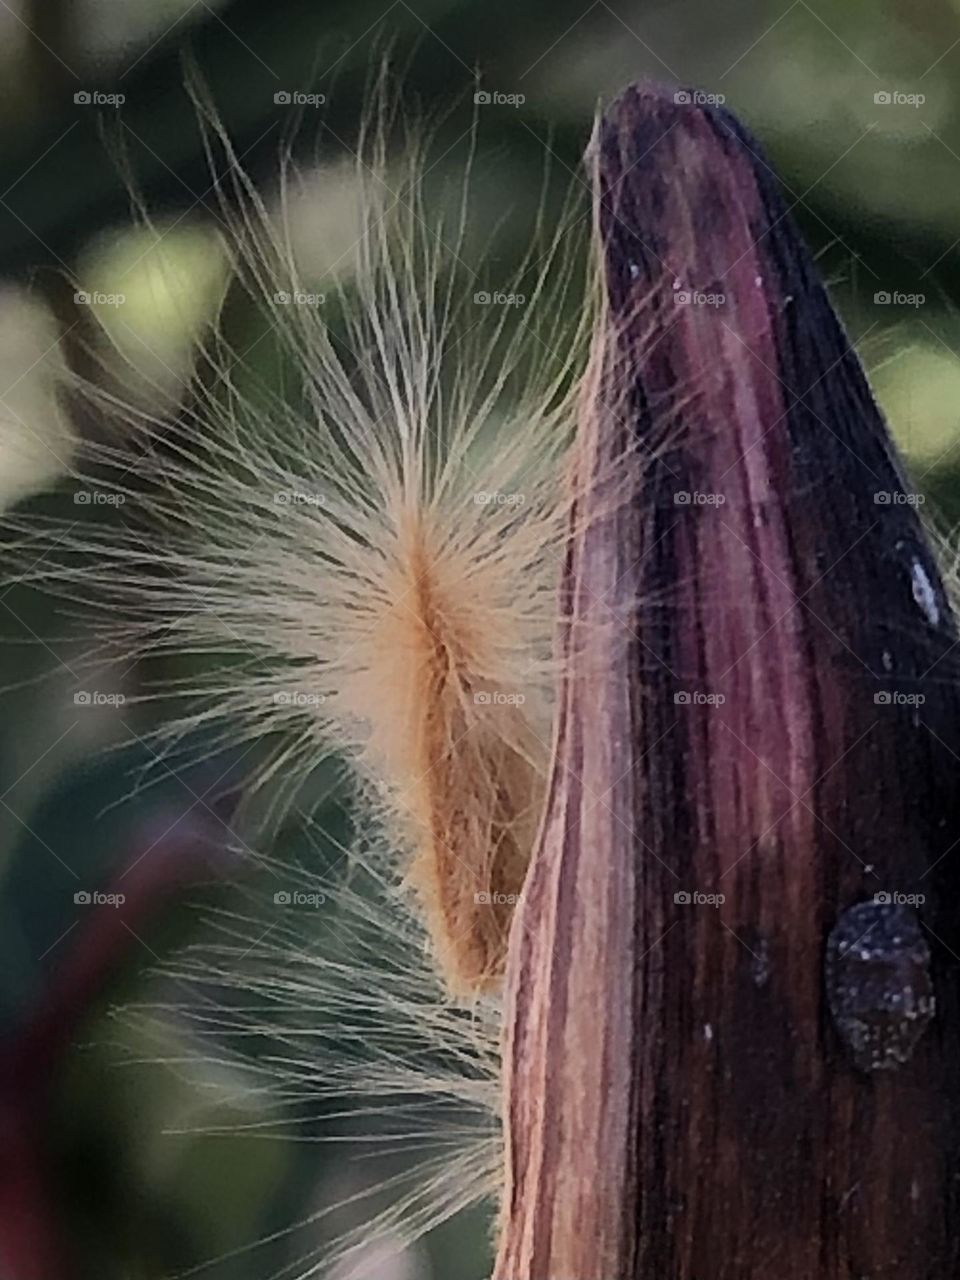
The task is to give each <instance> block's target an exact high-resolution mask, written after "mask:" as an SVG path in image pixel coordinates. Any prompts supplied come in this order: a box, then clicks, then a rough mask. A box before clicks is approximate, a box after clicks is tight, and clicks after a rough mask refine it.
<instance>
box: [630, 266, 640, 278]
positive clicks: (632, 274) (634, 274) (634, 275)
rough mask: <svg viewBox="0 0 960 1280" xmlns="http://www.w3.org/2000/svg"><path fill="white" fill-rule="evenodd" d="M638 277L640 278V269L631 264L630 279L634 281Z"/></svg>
mask: <svg viewBox="0 0 960 1280" xmlns="http://www.w3.org/2000/svg"><path fill="white" fill-rule="evenodd" d="M639 276H640V268H639V267H638V266H637V264H636V263H635V262H631V263H630V279H631V280H636V279H638V278H639Z"/></svg>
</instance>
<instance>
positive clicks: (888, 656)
mask: <svg viewBox="0 0 960 1280" xmlns="http://www.w3.org/2000/svg"><path fill="white" fill-rule="evenodd" d="M883 669H884V671H892V670H893V654H892V653H891V652H890V650H889V649H884V651H883Z"/></svg>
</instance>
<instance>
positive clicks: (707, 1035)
mask: <svg viewBox="0 0 960 1280" xmlns="http://www.w3.org/2000/svg"><path fill="white" fill-rule="evenodd" d="M703 1038H704V1040H706V1042H707V1044H710V1043H711V1041H712V1040H713V1026H712V1024H711V1023H709V1022H705V1023H704V1024H703Z"/></svg>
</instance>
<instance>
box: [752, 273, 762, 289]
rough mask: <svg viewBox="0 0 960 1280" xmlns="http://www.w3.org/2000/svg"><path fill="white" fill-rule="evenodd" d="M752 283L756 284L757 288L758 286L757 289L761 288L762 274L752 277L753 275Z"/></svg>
mask: <svg viewBox="0 0 960 1280" xmlns="http://www.w3.org/2000/svg"><path fill="white" fill-rule="evenodd" d="M753 283H754V284H755V285H756V286H757V288H758V289H762V288H763V276H754V277H753Z"/></svg>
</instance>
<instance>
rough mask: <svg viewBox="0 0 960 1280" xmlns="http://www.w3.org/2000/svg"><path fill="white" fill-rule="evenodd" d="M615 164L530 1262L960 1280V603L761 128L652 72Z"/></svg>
mask: <svg viewBox="0 0 960 1280" xmlns="http://www.w3.org/2000/svg"><path fill="white" fill-rule="evenodd" d="M593 159H594V164H595V171H596V183H597V227H598V232H599V241H600V245H601V249H600V252H601V274H602V280H603V286H604V295H605V303H606V314H605V317H604V320H603V324H602V327H601V331H600V332H599V333H598V335H597V339H596V346H595V361H594V369H595V374H594V378H593V380H592V384H591V391H590V394H589V395H588V397H587V399H586V402H585V407H584V414H583V422H582V434H581V441H580V466H579V475H580V483H581V494H580V508H581V510H580V513H579V517H578V528H580V527H581V526H582V527H583V531H582V532H579V533H578V534H577V536H576V537H575V539H574V543H573V549H572V551H571V554H570V557H569V561H568V564H567V568H566V571H565V575H564V584H563V597H564V599H565V601H566V604H567V609H568V612H569V618H568V620H567V622H566V625H565V630H564V634H563V637H562V646H563V650H564V656H565V660H566V670H567V674H566V677H565V680H564V683H563V687H562V690H561V708H560V722H559V730H558V738H557V750H556V759H555V766H554V770H553V777H552V781H551V785H550V791H549V798H548V806H547V812H546V817H545V821H544V825H543V828H542V831H541V836H540V840H539V844H538V848H537V851H536V853H535V857H534V861H533V865H532V869H531V872H530V875H529V878H528V881H527V885H526V887H525V890H524V900H523V905H522V908H521V910H520V914H519V916H518V919H517V923H516V926H515V929H514V933H513V938H512V942H511V957H510V966H509V998H508V1022H507V1027H508V1030H507V1043H506V1123H507V1188H506V1195H505V1203H504V1216H503V1225H502V1238H501V1247H500V1251H499V1257H498V1262H497V1269H496V1273H495V1275H496V1280H641V1278H642V1280H666V1278H669V1280H761V1277H762V1280H769V1277H770V1276H777V1277H778V1280H811V1277H820V1278H822V1280H863V1278H864V1277H869V1278H870V1280H881V1278H887V1277H889V1278H890V1280H892V1278H893V1277H896V1278H897V1280H947V1277H954V1276H955V1275H956V1274H958V1272H957V1268H958V1265H960V1214H958V1207H957V1191H956V1188H957V1186H958V1178H960V1167H958V1156H960V1088H958V1084H960V1043H958V1035H960V1009H958V1007H957V976H958V967H960V960H958V953H960V928H958V920H957V911H956V905H955V904H956V901H957V888H958V883H957V880H958V876H957V865H958V864H957V858H958V856H960V847H958V849H954V845H955V843H957V841H958V836H960V814H958V806H957V800H956V799H955V797H956V796H957V788H956V786H955V777H956V773H957V768H958V759H960V756H958V753H960V732H958V725H960V715H958V711H960V706H958V691H957V679H956V677H957V669H956V658H957V655H958V654H960V649H958V648H956V647H955V646H956V645H957V639H956V633H955V629H954V621H953V616H952V613H951V610H950V607H949V605H948V602H947V600H946V598H945V595H944V591H943V587H942V585H941V582H940V577H939V574H938V570H937V567H936V564H935V561H934V558H933V556H932V554H931V551H930V548H929V545H928V542H927V538H926V536H925V534H924V531H923V529H922V527H921V524H920V522H919V520H918V519H917V514H916V507H915V506H914V505H912V503H911V502H910V501H908V499H909V497H910V495H909V494H908V492H907V490H906V487H905V482H904V479H903V476H902V472H901V469H900V467H899V464H898V462H897V459H896V457H895V454H894V451H893V448H892V446H891V444H890V441H889V438H888V435H887V431H886V428H885V426H884V423H883V421H882V419H881V417H880V415H879V413H878V411H877V408H876V406H875V404H874V401H873V399H872V397H871V394H870V391H869V388H868V386H867V383H866V380H865V378H864V375H863V372H862V369H861V367H860V364H859V362H858V360H857V358H856V356H855V354H854V352H853V350H852V349H851V347H850V344H849V342H848V341H847V338H846V336H845V335H844V333H843V330H842V328H841V326H840V324H839V322H838V321H837V318H836V316H835V314H834V312H833V310H832V308H831V306H830V303H829V301H828V299H827V296H826V293H825V291H824V289H823V286H822V284H821V283H820V281H819V279H818V277H817V274H816V271H815V269H814V266H813V264H812V260H811V258H810V255H809V253H808V251H807V249H806V248H805V247H804V245H803V243H802V241H801V239H800V237H799V234H798V232H797V230H796V228H795V225H794V223H793V221H792V219H791V218H790V216H789V214H788V213H787V211H786V209H785V206H784V202H783V199H782V197H781V195H780V192H779V189H778V187H777V184H776V181H775V179H774V177H773V175H772V173H771V171H770V169H769V167H768V166H767V164H766V162H765V161H764V159H763V157H762V154H761V152H760V150H759V148H758V146H757V144H756V142H755V141H754V140H753V139H752V138H751V137H750V136H749V134H747V133H746V132H745V130H744V129H743V128H742V126H741V125H739V124H738V122H737V121H736V120H735V119H734V118H733V117H732V116H731V115H730V114H729V113H727V112H726V111H723V110H721V109H717V108H715V107H712V106H700V105H696V104H690V103H689V102H684V101H683V100H679V101H678V100H677V98H676V97H675V95H674V92H673V91H672V90H668V91H664V90H659V89H655V88H648V87H642V88H635V89H631V90H629V91H628V92H626V93H625V94H624V95H623V96H622V97H621V98H620V99H619V101H618V102H617V103H616V104H615V105H614V106H613V107H612V108H611V110H610V111H609V113H608V114H607V116H606V117H605V119H604V120H603V122H602V123H601V125H600V127H599V129H598V132H597V136H596V139H595V144H594V148H593ZM684 295H687V296H686V297H684ZM665 423H667V424H669V429H667V428H666V427H665V426H664V424H665ZM631 449H632V450H633V451H634V453H633V455H632V460H631V461H628V462H626V463H624V464H623V465H625V466H629V467H630V468H632V470H631V472H630V477H631V480H630V483H631V492H630V494H629V495H628V498H627V500H626V501H618V502H617V503H616V504H615V505H611V502H610V500H609V492H608V488H609V486H608V482H607V479H606V477H607V476H608V475H609V472H610V462H611V460H613V459H616V458H618V457H623V455H624V453H625V452H626V451H628V450H631ZM683 495H689V496H688V497H686V498H685V497H684V496H683ZM884 495H886V497H884ZM621 496H622V495H621ZM592 513H596V518H595V519H593V520H589V521H584V519H583V517H584V515H586V516H590V515H591V514H592ZM924 699H925V701H924ZM878 892H889V893H891V894H894V893H899V894H913V895H922V896H923V898H924V899H925V900H924V901H923V902H922V903H921V904H920V905H919V906H917V907H914V906H913V905H910V906H907V907H905V908H904V910H905V911H906V912H907V914H908V915H909V916H910V918H911V919H913V920H916V921H918V922H919V928H920V932H921V934H922V938H923V942H924V943H925V944H926V947H924V946H923V943H921V944H920V949H919V951H918V952H915V953H912V954H913V959H912V960H911V959H909V957H907V952H906V951H905V950H902V951H897V950H896V947H895V946H894V944H890V947H893V950H889V948H888V951H887V952H886V953H884V952H883V949H882V947H881V948H879V950H877V951H876V952H875V953H874V952H869V951H864V954H865V955H867V956H868V959H867V960H866V961H864V964H865V965H866V967H867V970H869V972H868V973H867V974H866V977H865V978H861V977H854V978H849V975H847V976H846V977H844V979H843V980H844V981H845V982H847V986H846V987H844V988H843V990H842V991H841V992H840V995H841V997H842V999H841V1000H840V1003H839V1004H837V1002H836V1001H835V1002H834V1003H835V1005H836V1007H837V1008H838V1009H848V1010H849V1009H851V1008H855V1009H856V1010H859V1012H857V1014H856V1017H854V1016H853V1014H851V1015H850V1017H847V1016H846V1015H843V1014H841V1015H839V1016H838V1020H834V1018H833V1017H832V1016H831V1012H830V1000H829V999H828V992H827V977H826V975H825V951H826V945H827V938H828V935H829V934H830V932H831V930H832V929H833V927H834V925H835V924H836V922H837V920H838V918H839V917H840V915H841V913H843V912H844V911H846V910H847V909H848V908H849V907H850V906H851V905H853V904H855V903H858V902H862V901H866V902H872V901H873V898H874V895H875V894H876V893H878ZM696 894H700V895H704V896H706V897H709V896H710V895H714V896H716V895H722V896H723V901H722V903H720V905H716V904H715V903H712V902H709V901H703V902H699V903H698V902H697V901H696V900H693V901H684V900H683V895H690V897H691V898H694V899H695V895H696ZM870 910H872V908H871V909H870ZM852 918H854V919H855V918H856V917H852ZM849 919H850V918H848V922H849ZM881 932H882V930H881ZM841 933H842V930H841ZM876 936H879V935H876ZM853 941H854V942H856V943H857V945H858V946H859V940H853ZM849 954H850V957H851V959H852V960H856V959H857V957H859V955H860V951H851V952H850V953H849ZM925 954H928V956H929V965H927V960H926V959H925ZM870 955H872V956H873V959H872V960H871V959H869V956H870ZM918 955H919V959H917V956H918ZM905 957H907V958H905ZM911 966H913V967H912V968H911ZM928 967H929V971H930V972H929V974H928V973H927V972H926V969H927V968H928ZM919 969H922V970H923V972H922V973H920V974H919V983H920V987H923V984H924V983H925V982H926V980H927V978H928V977H929V976H931V975H932V982H933V990H934V992H935V996H936V1002H937V1003H936V1014H935V1017H934V1019H933V1021H932V1024H931V1025H930V1026H928V1027H926V1029H925V1030H923V1029H922V1028H921V1030H922V1031H923V1033H922V1034H920V1035H919V1040H918V1042H917V1044H916V1047H915V1048H913V1046H912V1043H911V1044H910V1046H909V1047H910V1049H911V1050H912V1051H911V1052H909V1053H907V1059H908V1060H907V1061H905V1062H903V1063H902V1064H900V1063H893V1062H892V1061H887V1059H886V1058H884V1057H883V1052H881V1051H880V1050H879V1049H877V1052H876V1055H875V1057H874V1058H873V1059H870V1057H869V1054H866V1053H860V1054H859V1056H858V1055H857V1054H856V1053H855V1052H854V1051H853V1049H852V1048H851V1045H850V1037H851V1036H852V1035H855V1034H856V1032H855V1024H857V1019H858V1018H859V1019H860V1022H862V1023H863V1025H867V1026H868V1027H869V1028H870V1029H871V1031H872V1033H873V1034H875V1036H876V1037H877V1044H880V1043H881V1041H882V1042H883V1043H886V1044H899V1045H901V1047H902V1046H903V1045H905V1044H907V1043H908V1042H909V1041H910V1035H906V1036H905V1037H904V1038H903V1039H902V1040H900V1041H898V1040H897V1039H896V1033H897V1030H898V1028H897V1026H896V1025H895V1024H896V1016H897V1015H896V1010H897V1009H900V1010H902V1009H903V1007H904V1001H908V1000H909V999H911V998H912V996H913V994H915V992H916V989H917V984H916V983H915V982H914V979H915V978H916V977H917V971H918V970H919ZM836 972H837V970H836V967H835V969H834V970H831V973H833V974H834V978H833V981H834V982H835V983H839V982H840V978H838V977H837V976H836ZM867 979H869V980H867ZM843 1000H846V1001H847V1003H846V1004H843ZM884 1000H886V1001H887V1003H886V1004H884V1003H883V1002H884ZM858 1002H859V1004H858ZM898 1002H899V1003H898ZM861 1015H862V1017H861ZM858 1025H859V1024H858ZM912 1027H913V1024H912V1023H911V1026H910V1028H908V1030H909V1031H911V1034H912V1030H911V1028H912ZM845 1037H846V1040H847V1043H845ZM884 1037H886V1039H885V1040H884ZM871 1043H872V1042H871ZM881 1059H882V1061H883V1065H884V1067H885V1068H886V1069H883V1070H866V1069H864V1068H865V1066H869V1064H870V1062H871V1061H873V1062H874V1063H877V1062H880V1061H881Z"/></svg>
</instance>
